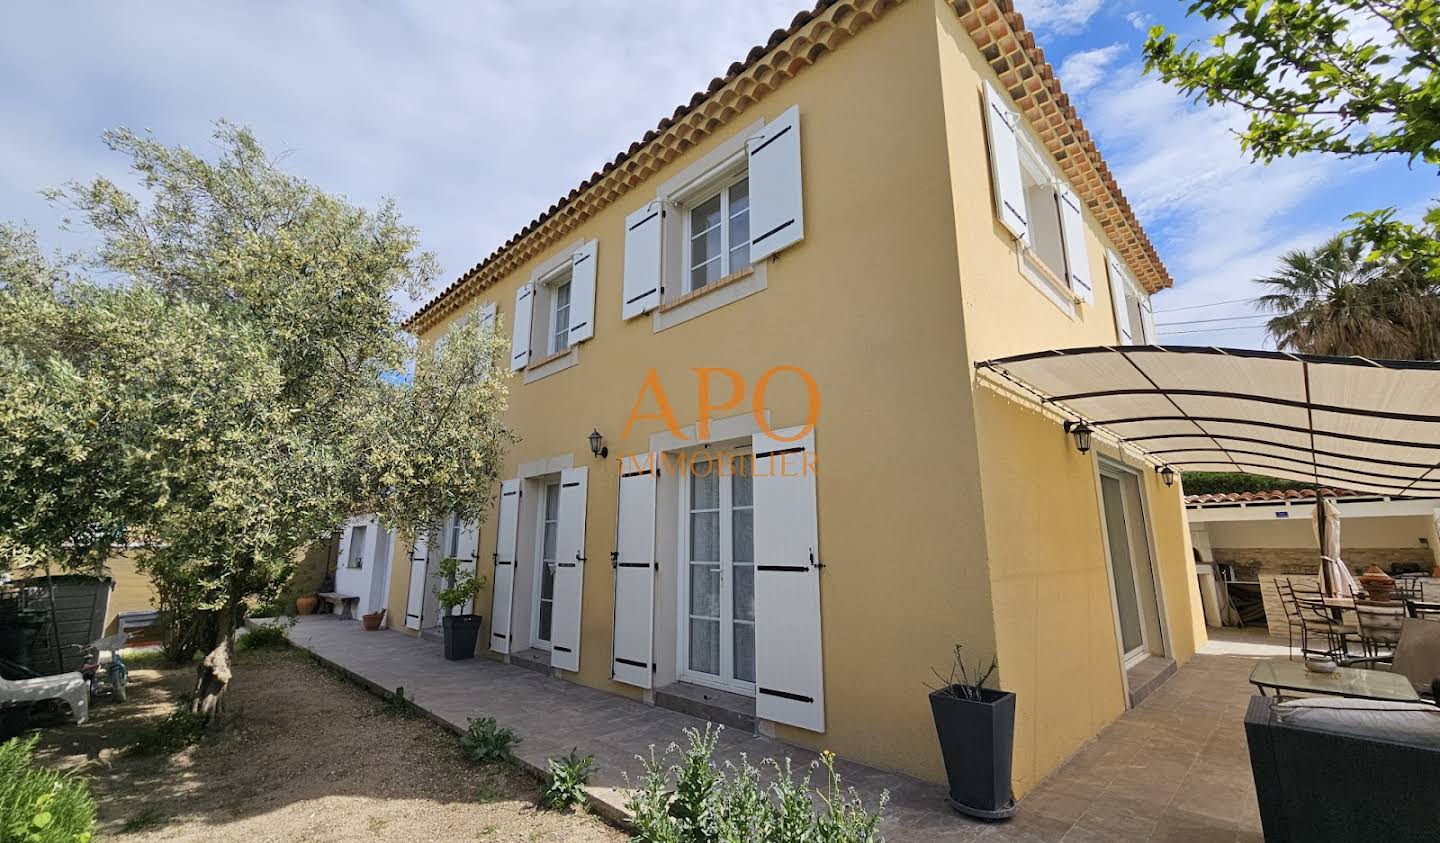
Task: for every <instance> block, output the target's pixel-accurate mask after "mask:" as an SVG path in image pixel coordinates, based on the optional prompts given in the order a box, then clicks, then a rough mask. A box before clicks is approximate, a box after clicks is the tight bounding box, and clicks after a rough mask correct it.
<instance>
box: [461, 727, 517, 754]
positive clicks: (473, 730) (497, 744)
mask: <svg viewBox="0 0 1440 843" xmlns="http://www.w3.org/2000/svg"><path fill="white" fill-rule="evenodd" d="M519 742H520V739H519V738H518V737H516V736H515V733H514V732H512V731H510V730H509V729H506V728H505V727H503V726H501V725H499V724H498V723H496V722H495V718H493V717H481V718H479V719H476V718H474V717H472V718H470V728H469V730H467V731H466V732H465V734H463V735H461V736H460V751H461V752H463V753H465V757H466V758H469V759H470V760H471V761H479V762H482V763H483V762H488V761H508V760H509V759H510V748H511V747H513V746H514V745H515V744H517V743H519Z"/></svg>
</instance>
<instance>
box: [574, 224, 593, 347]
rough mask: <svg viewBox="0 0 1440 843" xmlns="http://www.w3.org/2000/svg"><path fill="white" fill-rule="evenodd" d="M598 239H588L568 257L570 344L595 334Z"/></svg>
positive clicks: (582, 340)
mask: <svg viewBox="0 0 1440 843" xmlns="http://www.w3.org/2000/svg"><path fill="white" fill-rule="evenodd" d="M598 245H599V241H597V240H590V241H587V242H586V243H585V244H584V245H583V246H581V247H580V251H578V252H576V253H575V255H574V256H573V257H571V258H570V344H571V345H574V344H575V343H578V342H584V341H585V340H588V339H590V338H591V337H593V336H595V272H596V270H595V265H596V264H597V263H598V261H597V260H596V257H595V253H596V248H597V246H598Z"/></svg>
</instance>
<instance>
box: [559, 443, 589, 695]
mask: <svg viewBox="0 0 1440 843" xmlns="http://www.w3.org/2000/svg"><path fill="white" fill-rule="evenodd" d="M587 478H588V471H587V469H585V468H567V469H565V470H564V471H562V472H560V523H559V525H558V527H559V535H558V536H557V538H556V543H555V560H556V561H555V604H554V616H553V618H554V620H553V623H552V625H551V629H550V666H551V667H558V668H560V669H561V670H570V671H578V670H579V669H580V603H581V600H580V598H581V595H582V592H583V590H584V588H583V586H584V583H585V492H586V483H587Z"/></svg>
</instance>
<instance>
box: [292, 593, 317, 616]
mask: <svg viewBox="0 0 1440 843" xmlns="http://www.w3.org/2000/svg"><path fill="white" fill-rule="evenodd" d="M318 605H320V598H319V597H316V596H315V595H313V594H305V595H301V596H300V597H296V598H295V612H296V613H297V614H301V615H313V614H315V607H316V606H318Z"/></svg>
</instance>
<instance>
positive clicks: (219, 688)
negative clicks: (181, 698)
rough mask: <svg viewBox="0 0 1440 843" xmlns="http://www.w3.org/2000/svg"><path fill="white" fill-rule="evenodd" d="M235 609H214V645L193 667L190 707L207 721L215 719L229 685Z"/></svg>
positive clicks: (232, 654)
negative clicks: (195, 666) (215, 614)
mask: <svg viewBox="0 0 1440 843" xmlns="http://www.w3.org/2000/svg"><path fill="white" fill-rule="evenodd" d="M235 617H236V613H235V609H234V607H233V606H231V607H227V608H225V609H223V610H221V611H220V612H219V613H217V617H216V622H215V638H214V648H213V649H211V650H210V652H209V653H206V654H205V659H204V661H202V662H200V666H199V667H198V668H196V670H195V673H196V681H195V699H194V701H193V702H192V703H191V704H190V710H191V711H192V712H193V713H195V714H199V715H201V716H203V717H204V718H205V719H206V720H207V721H209V722H210V723H212V724H213V723H215V722H217V717H216V716H217V715H218V714H220V712H221V711H222V710H223V706H224V702H225V690H226V689H227V688H229V687H230V677H231V665H232V664H233V661H234V656H235V654H234V644H233V641H234V638H235Z"/></svg>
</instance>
